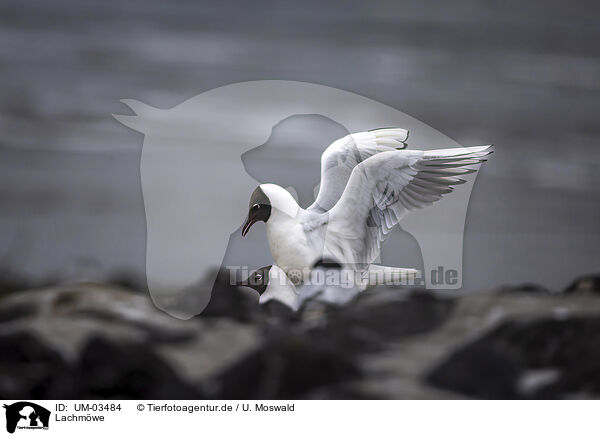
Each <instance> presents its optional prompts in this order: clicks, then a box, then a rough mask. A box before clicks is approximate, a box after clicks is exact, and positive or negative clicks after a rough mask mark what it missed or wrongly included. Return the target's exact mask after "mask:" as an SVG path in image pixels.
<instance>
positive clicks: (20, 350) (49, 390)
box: [0, 332, 71, 399]
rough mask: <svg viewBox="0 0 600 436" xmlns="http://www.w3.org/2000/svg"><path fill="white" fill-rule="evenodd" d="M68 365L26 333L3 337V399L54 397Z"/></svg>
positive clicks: (0, 389)
mask: <svg viewBox="0 0 600 436" xmlns="http://www.w3.org/2000/svg"><path fill="white" fill-rule="evenodd" d="M70 370H71V367H70V366H69V364H68V363H67V362H66V361H65V360H64V359H63V358H62V357H61V356H60V354H59V353H57V352H56V351H55V350H53V349H52V348H50V347H48V346H47V345H45V344H44V343H43V342H42V341H41V340H40V339H39V338H38V337H36V336H35V335H33V334H31V333H27V332H17V333H13V334H10V335H5V336H0V397H2V398H39V399H43V398H52V397H53V396H54V393H55V391H56V388H57V384H56V380H58V379H60V378H62V377H63V376H64V375H65V374H68V373H70Z"/></svg>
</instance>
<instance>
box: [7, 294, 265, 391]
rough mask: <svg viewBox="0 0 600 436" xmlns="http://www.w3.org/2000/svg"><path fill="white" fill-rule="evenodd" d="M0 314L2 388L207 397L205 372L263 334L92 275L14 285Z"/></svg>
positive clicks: (250, 347) (239, 353)
mask: <svg viewBox="0 0 600 436" xmlns="http://www.w3.org/2000/svg"><path fill="white" fill-rule="evenodd" d="M0 315H1V316H2V327H3V331H4V335H3V336H0V397H4V398H35V399H64V398H132V399H143V398H163V399H177V398H202V397H203V394H202V391H201V390H200V389H199V388H198V387H197V386H198V385H199V382H200V381H201V380H202V379H204V378H205V377H207V376H208V375H210V374H212V373H215V372H217V371H218V370H220V369H221V368H222V367H223V365H224V364H225V362H227V363H230V362H232V361H235V360H236V359H237V358H238V356H242V355H246V354H248V353H249V352H252V351H254V350H255V349H256V345H257V344H258V343H259V338H258V335H257V329H256V328H255V327H253V326H251V325H248V324H240V323H236V322H235V321H232V320H230V319H226V318H223V319H209V320H199V319H193V320H189V321H181V320H177V319H174V318H172V317H170V316H168V315H166V314H164V313H162V312H160V311H159V310H157V309H156V308H155V307H154V306H153V305H152V303H151V302H150V300H149V299H148V298H147V297H146V296H143V295H139V294H136V293H133V292H130V291H128V290H124V289H121V288H118V287H112V286H101V285H95V284H90V283H87V284H78V285H71V286H64V287H52V288H47V289H43V290H36V291H24V292H20V293H17V294H12V295H10V296H8V297H6V298H4V299H0Z"/></svg>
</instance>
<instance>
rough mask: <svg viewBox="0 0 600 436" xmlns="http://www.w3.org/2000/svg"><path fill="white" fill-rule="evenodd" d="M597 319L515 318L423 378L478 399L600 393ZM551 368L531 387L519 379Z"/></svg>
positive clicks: (599, 331) (459, 351) (450, 357)
mask: <svg viewBox="0 0 600 436" xmlns="http://www.w3.org/2000/svg"><path fill="white" fill-rule="evenodd" d="M599 343H600V317H578V318H571V319H554V318H550V319H533V320H530V319H515V320H510V321H506V322H504V323H502V324H501V325H499V326H498V327H497V328H495V329H494V330H492V331H491V332H489V333H488V334H486V335H484V336H483V337H482V338H480V339H479V340H477V341H475V342H473V343H471V344H469V345H467V346H465V347H463V348H461V349H459V350H458V351H456V352H455V353H453V354H452V355H450V356H449V357H448V358H447V359H446V360H445V361H444V362H443V363H442V364H441V365H439V366H438V367H437V368H435V369H434V370H433V371H432V372H431V373H430V374H429V375H428V377H427V381H428V382H429V383H431V384H433V385H434V386H437V387H441V388H444V389H449V390H454V391H457V392H461V393H464V394H467V395H471V396H474V397H479V398H505V399H510V398H565V397H569V396H573V395H583V396H588V395H595V396H598V395H599V394H600V347H598V344H599ZM548 370H552V371H553V373H554V374H556V377H550V378H547V380H546V382H545V383H542V384H541V385H539V386H534V388H533V389H532V388H524V387H523V380H524V379H525V378H526V377H528V375H530V374H531V373H532V372H533V373H535V372H536V371H538V372H539V371H548Z"/></svg>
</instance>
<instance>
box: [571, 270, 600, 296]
mask: <svg viewBox="0 0 600 436" xmlns="http://www.w3.org/2000/svg"><path fill="white" fill-rule="evenodd" d="M564 293H565V294H574V293H595V294H599V293H600V275H598V274H590V275H587V276H583V277H579V278H578V279H576V280H574V281H573V282H572V283H571V284H570V285H569V286H567V288H566V289H565V291H564Z"/></svg>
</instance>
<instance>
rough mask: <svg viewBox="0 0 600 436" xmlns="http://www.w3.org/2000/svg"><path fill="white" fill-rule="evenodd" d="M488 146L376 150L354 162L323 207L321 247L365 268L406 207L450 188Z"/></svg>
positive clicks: (427, 202)
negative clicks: (337, 194)
mask: <svg viewBox="0 0 600 436" xmlns="http://www.w3.org/2000/svg"><path fill="white" fill-rule="evenodd" d="M490 147H491V146H480V147H467V148H455V149H445V150H429V151H417V150H398V151H388V152H383V153H379V154H376V155H375V156H372V157H370V158H368V159H366V160H365V161H364V162H362V163H359V164H357V165H356V166H355V168H354V170H353V171H352V174H351V176H350V179H349V180H348V184H347V186H346V189H345V190H344V192H343V194H342V196H341V197H340V200H339V201H338V202H337V204H336V205H335V206H334V207H333V208H332V209H331V210H330V211H329V222H328V226H327V236H326V239H327V241H326V243H325V244H326V246H327V248H328V250H329V251H330V253H331V254H332V255H333V256H335V258H337V259H342V260H343V261H344V262H346V263H352V264H355V265H356V266H355V267H356V268H357V269H362V268H365V267H366V266H367V265H368V264H370V263H372V262H374V261H375V260H376V259H377V257H378V256H379V251H380V247H381V243H382V242H383V241H384V240H385V238H386V237H387V235H388V234H389V232H390V231H391V229H392V228H393V227H394V226H395V225H396V224H398V222H399V221H400V219H401V218H402V217H403V216H404V215H405V214H406V213H407V212H409V211H411V210H415V209H420V208H423V207H425V206H428V205H430V204H432V203H433V202H435V201H437V200H439V199H440V198H442V196H443V195H444V194H448V193H450V192H452V190H453V185H458V184H462V183H464V182H465V181H464V180H463V179H461V178H460V177H458V176H460V175H464V174H469V173H473V172H475V171H476V169H473V168H469V166H472V165H475V164H479V163H481V162H482V161H483V160H484V159H483V158H484V157H485V156H486V155H488V154H489V153H491V152H492V151H491V150H490Z"/></svg>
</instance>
